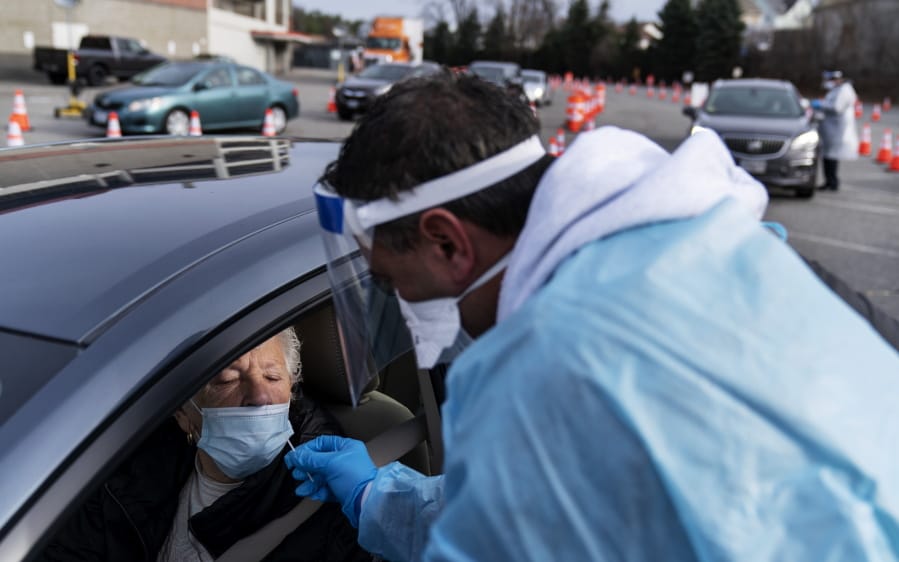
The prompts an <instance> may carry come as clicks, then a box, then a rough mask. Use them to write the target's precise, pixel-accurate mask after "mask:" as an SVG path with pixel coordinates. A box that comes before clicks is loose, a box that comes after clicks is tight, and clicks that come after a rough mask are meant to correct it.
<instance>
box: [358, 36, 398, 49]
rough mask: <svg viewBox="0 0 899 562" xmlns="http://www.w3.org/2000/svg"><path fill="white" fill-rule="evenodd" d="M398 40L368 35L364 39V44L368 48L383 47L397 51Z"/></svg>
mask: <svg viewBox="0 0 899 562" xmlns="http://www.w3.org/2000/svg"><path fill="white" fill-rule="evenodd" d="M400 45H401V43H400V40H399V39H394V38H391V37H369V38H368V39H366V40H365V46H366V47H368V48H369V49H384V50H387V51H399V50H400Z"/></svg>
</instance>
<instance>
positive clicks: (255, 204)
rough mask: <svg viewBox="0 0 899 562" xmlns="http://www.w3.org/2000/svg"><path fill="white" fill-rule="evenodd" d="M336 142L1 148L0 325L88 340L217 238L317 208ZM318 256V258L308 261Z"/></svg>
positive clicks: (214, 246) (225, 241)
mask: <svg viewBox="0 0 899 562" xmlns="http://www.w3.org/2000/svg"><path fill="white" fill-rule="evenodd" d="M338 147H339V145H338V144H337V143H335V142H295V141H292V140H289V139H263V138H254V137H198V138H190V137H183V138H173V137H157V138H142V139H136V140H131V139H128V140H122V141H118V142H104V141H86V142H68V143H59V144H52V145H42V146H31V147H24V148H20V149H6V150H0V165H2V167H3V170H4V174H3V176H2V177H0V258H2V259H3V261H4V263H7V264H15V266H14V267H4V268H2V270H0V291H2V293H3V294H5V295H15V298H6V299H2V300H0V329H5V330H7V331H13V332H18V333H25V334H36V335H41V336H43V337H47V338H53V339H57V340H62V341H67V342H74V343H79V344H86V343H89V342H90V341H91V340H92V339H93V338H95V337H96V336H97V335H98V334H99V333H102V330H103V328H104V326H105V325H107V324H108V323H109V322H110V321H111V320H113V319H115V318H116V317H117V315H120V314H124V313H125V312H126V311H127V310H128V309H129V307H131V306H133V305H134V304H135V303H136V302H139V301H140V300H141V299H142V298H144V297H146V296H147V295H149V294H151V293H152V292H153V291H155V290H156V289H158V288H159V287H162V286H163V285H165V284H166V283H168V282H170V281H171V280H172V279H174V278H175V277H177V276H178V275H180V274H182V273H183V272H185V271H187V270H188V269H190V268H191V267H193V266H195V265H196V264H198V263H200V262H202V261H203V260H204V259H206V258H208V257H210V256H212V255H214V254H216V253H217V252H219V251H221V250H222V249H223V248H226V247H228V246H229V245H231V244H234V243H236V242H237V241H239V240H241V239H244V238H246V237H248V236H251V235H253V234H254V233H257V232H260V231H261V230H264V229H266V228H268V227H270V226H271V225H273V224H276V223H278V222H279V221H284V220H287V219H288V218H290V217H294V216H297V215H300V214H304V213H313V212H314V199H313V196H312V187H313V185H314V183H315V181H316V180H317V178H318V177H319V175H320V174H321V173H322V171H323V166H324V164H326V163H327V162H330V161H331V160H333V159H334V158H335V157H336V155H337V150H338ZM321 265H323V257H321V256H315V257H314V258H313V259H311V261H310V262H309V263H306V264H303V267H304V268H307V269H308V270H310V271H311V270H312V269H315V268H317V267H320V266H321Z"/></svg>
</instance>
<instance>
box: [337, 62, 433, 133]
mask: <svg viewBox="0 0 899 562" xmlns="http://www.w3.org/2000/svg"><path fill="white" fill-rule="evenodd" d="M440 71H441V67H440V65H439V64H436V63H433V62H419V63H382V64H376V65H374V66H369V67H368V68H366V69H365V70H363V71H362V72H360V73H359V74H357V75H355V76H350V77H349V78H347V79H346V80H345V81H344V82H343V83H342V84H340V85H339V86H338V87H337V95H336V102H337V115H338V117H340V118H341V119H344V120H348V119H352V118H353V115H354V114H355V113H360V112H363V111H365V110H367V109H368V108H369V106H371V104H372V103H373V102H374V101H375V100H376V99H377V98H378V97H380V96H383V95H384V94H386V93H387V92H389V91H390V88H392V87H393V85H394V84H396V83H397V82H399V81H400V80H405V79H408V78H416V77H418V76H429V75H431V74H436V73H438V72H440Z"/></svg>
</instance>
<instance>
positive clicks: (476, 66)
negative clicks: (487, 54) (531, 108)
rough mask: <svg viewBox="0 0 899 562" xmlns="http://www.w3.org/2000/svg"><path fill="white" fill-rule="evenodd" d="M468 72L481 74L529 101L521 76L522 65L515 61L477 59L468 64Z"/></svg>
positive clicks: (482, 76)
mask: <svg viewBox="0 0 899 562" xmlns="http://www.w3.org/2000/svg"><path fill="white" fill-rule="evenodd" d="M466 72H468V73H469V74H474V75H475V76H479V77H480V78H483V79H484V80H487V81H488V82H492V83H494V84H496V85H497V86H499V87H500V88H504V89H505V90H507V91H508V92H509V93H510V94H512V95H513V96H518V97H520V98H521V99H522V101H524V102H525V103H527V102H528V98H527V95H526V94H525V91H524V84H523V80H522V76H521V66H519V65H518V64H517V63H514V62H501V61H488V60H476V61H473V62H472V63H471V64H469V65H468V68H467V69H466Z"/></svg>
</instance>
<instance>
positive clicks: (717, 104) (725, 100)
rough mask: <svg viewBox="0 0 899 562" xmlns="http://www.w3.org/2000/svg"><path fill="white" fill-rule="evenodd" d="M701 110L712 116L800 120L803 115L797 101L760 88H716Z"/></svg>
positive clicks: (787, 93) (787, 94) (784, 93)
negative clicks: (793, 118)
mask: <svg viewBox="0 0 899 562" xmlns="http://www.w3.org/2000/svg"><path fill="white" fill-rule="evenodd" d="M704 109H705V111H706V113H709V114H714V115H749V116H757V117H801V116H802V115H803V114H804V112H803V110H802V106H801V105H800V103H799V100H798V99H796V98H795V97H794V96H793V95H792V94H791V93H790V92H788V91H786V90H781V89H775V88H759V87H725V88H716V89H714V90H712V93H711V94H710V95H709V99H708V101H707V102H706V104H705V108H704Z"/></svg>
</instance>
